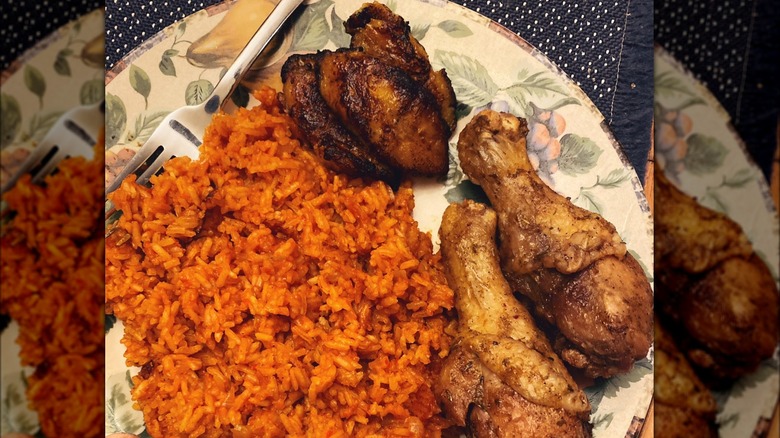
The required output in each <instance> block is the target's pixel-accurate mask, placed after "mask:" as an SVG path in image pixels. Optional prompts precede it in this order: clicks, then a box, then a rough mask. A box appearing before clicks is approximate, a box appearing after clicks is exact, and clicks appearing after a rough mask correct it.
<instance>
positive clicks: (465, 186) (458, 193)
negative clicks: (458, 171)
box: [444, 180, 490, 205]
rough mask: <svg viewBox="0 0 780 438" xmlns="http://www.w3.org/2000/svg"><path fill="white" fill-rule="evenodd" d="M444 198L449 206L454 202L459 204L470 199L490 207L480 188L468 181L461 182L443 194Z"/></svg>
mask: <svg viewBox="0 0 780 438" xmlns="http://www.w3.org/2000/svg"><path fill="white" fill-rule="evenodd" d="M444 198H445V199H447V202H449V203H450V204H452V203H455V202H461V201H463V200H464V199H471V200H473V201H477V202H481V203H483V204H488V205H490V201H489V200H488V197H487V195H485V192H484V191H483V190H482V187H480V186H478V185H476V184H474V183H473V182H471V181H469V180H465V181H461V182H460V183H458V185H456V186H455V187H453V188H451V189H449V190H447V193H445V194H444Z"/></svg>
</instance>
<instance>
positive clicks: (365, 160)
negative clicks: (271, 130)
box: [281, 54, 400, 183]
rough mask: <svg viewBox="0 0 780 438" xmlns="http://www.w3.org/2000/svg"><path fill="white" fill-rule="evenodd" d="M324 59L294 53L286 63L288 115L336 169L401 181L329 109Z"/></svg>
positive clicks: (283, 92) (283, 71) (397, 175)
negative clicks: (322, 84)
mask: <svg viewBox="0 0 780 438" xmlns="http://www.w3.org/2000/svg"><path fill="white" fill-rule="evenodd" d="M321 58H322V55H321V54H311V55H292V56H291V57H290V58H289V59H288V60H287V62H285V63H284V66H283V67H282V81H283V82H284V87H283V91H282V94H281V101H282V104H283V105H284V107H285V110H286V111H287V114H289V115H290V116H291V117H292V118H293V119H294V120H295V122H296V124H297V125H298V127H299V128H300V130H301V131H302V132H303V133H304V135H305V136H306V139H307V140H308V142H309V143H310V144H311V145H312V147H313V148H314V151H315V152H316V153H317V154H318V155H319V156H320V157H322V158H324V159H325V161H326V163H328V165H329V167H331V168H332V169H333V170H336V171H338V172H344V173H347V174H350V175H364V176H370V177H373V178H379V179H382V180H385V181H388V182H391V183H395V182H397V181H398V180H399V179H400V175H399V173H398V172H397V171H396V170H394V169H393V168H391V167H390V166H388V165H387V164H385V163H383V162H382V161H380V160H379V159H378V158H377V157H376V156H375V155H374V154H373V153H372V152H371V151H370V150H367V149H366V148H364V147H363V146H362V145H361V143H360V140H358V139H357V138H356V137H355V136H354V135H353V134H352V133H351V132H349V130H347V128H345V127H344V125H343V124H342V123H341V121H339V120H338V118H337V117H336V115H335V114H334V113H333V112H332V111H331V110H330V108H328V105H327V104H326V103H325V100H324V99H323V97H322V95H321V94H320V88H319V79H318V71H319V62H320V59H321Z"/></svg>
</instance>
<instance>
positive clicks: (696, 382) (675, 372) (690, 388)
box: [654, 319, 718, 438]
mask: <svg viewBox="0 0 780 438" xmlns="http://www.w3.org/2000/svg"><path fill="white" fill-rule="evenodd" d="M654 388H655V392H654V395H655V428H656V429H658V430H660V431H663V434H664V437H669V438H689V437H691V438H699V437H700V438H715V437H717V436H718V433H717V428H716V425H715V414H716V413H717V405H716V403H715V398H714V397H713V396H712V394H711V393H710V391H709V390H708V389H707V388H706V387H705V386H704V383H702V381H701V380H700V379H699V378H698V377H697V376H696V374H694V372H693V368H691V364H690V363H689V362H688V360H687V359H686V358H685V355H684V354H682V353H681V352H680V350H679V349H678V348H677V346H676V345H675V343H674V341H673V340H672V338H671V337H670V336H669V334H668V333H667V332H666V330H664V328H663V327H662V326H661V322H660V321H659V320H658V319H656V321H655V381H654Z"/></svg>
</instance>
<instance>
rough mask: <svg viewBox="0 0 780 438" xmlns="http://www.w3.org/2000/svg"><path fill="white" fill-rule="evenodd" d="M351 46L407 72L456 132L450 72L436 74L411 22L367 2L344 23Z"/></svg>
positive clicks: (451, 129)
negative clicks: (429, 93)
mask: <svg viewBox="0 0 780 438" xmlns="http://www.w3.org/2000/svg"><path fill="white" fill-rule="evenodd" d="M344 28H345V30H346V31H347V33H348V34H350V35H352V40H351V41H350V47H351V48H353V49H361V50H363V51H364V52H365V53H366V54H368V55H370V56H373V57H375V58H379V59H382V60H383V61H384V62H386V63H388V64H390V65H392V66H395V67H398V68H401V69H403V70H405V71H406V72H407V73H408V74H409V75H411V76H412V77H413V78H414V79H415V80H416V81H418V82H420V83H422V84H424V85H425V87H426V88H427V89H428V91H430V92H431V93H432V94H433V95H434V96H435V97H436V100H437V101H438V103H439V105H440V107H441V114H442V117H443V118H444V121H445V123H446V124H447V126H448V127H449V130H450V131H454V130H455V121H456V120H455V102H456V101H455V91H454V90H453V89H452V83H451V82H450V79H449V77H447V72H445V71H444V70H438V71H435V70H433V68H432V67H431V63H430V61H429V60H428V53H427V52H426V51H425V48H424V47H423V46H422V44H420V42H419V41H417V39H415V38H414V36H412V32H411V29H410V28H409V23H407V22H406V21H404V19H403V18H401V17H400V16H398V15H396V14H394V13H393V11H391V10H390V8H388V7H387V6H385V5H383V4H381V3H376V2H374V3H366V4H364V5H363V6H362V7H361V8H360V9H358V10H357V11H356V12H355V13H354V14H352V16H351V17H349V19H347V21H346V22H345V23H344Z"/></svg>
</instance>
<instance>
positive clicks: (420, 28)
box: [411, 24, 431, 41]
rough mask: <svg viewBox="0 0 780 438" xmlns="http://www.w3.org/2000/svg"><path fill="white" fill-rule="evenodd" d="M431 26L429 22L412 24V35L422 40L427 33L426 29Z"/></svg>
mask: <svg viewBox="0 0 780 438" xmlns="http://www.w3.org/2000/svg"><path fill="white" fill-rule="evenodd" d="M430 28H431V25H430V24H415V25H413V26H412V30H411V32H412V36H413V37H414V38H415V39H416V40H417V41H422V39H423V38H425V35H427V34H428V30H429V29H430Z"/></svg>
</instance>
